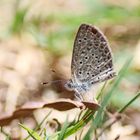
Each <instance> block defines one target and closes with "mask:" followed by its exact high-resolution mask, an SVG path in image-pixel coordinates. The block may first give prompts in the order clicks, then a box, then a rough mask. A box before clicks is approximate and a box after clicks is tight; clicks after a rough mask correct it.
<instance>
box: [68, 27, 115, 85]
mask: <svg viewBox="0 0 140 140" xmlns="http://www.w3.org/2000/svg"><path fill="white" fill-rule="evenodd" d="M71 70H72V80H73V81H74V82H75V83H78V82H80V83H85V82H87V83H89V85H93V84H94V83H98V82H102V81H105V80H108V79H110V78H112V77H113V76H115V72H114V70H113V61H112V54H111V50H110V47H109V44H108V41H107V39H106V37H105V36H104V35H103V33H102V32H101V31H100V30H99V29H98V28H96V27H94V26H90V25H87V24H82V25H81V26H80V27H79V30H78V32H77V35H76V38H75V42H74V48H73V56H72V63H71Z"/></svg>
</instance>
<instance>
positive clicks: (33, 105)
mask: <svg viewBox="0 0 140 140" xmlns="http://www.w3.org/2000/svg"><path fill="white" fill-rule="evenodd" d="M44 107H48V108H53V109H56V110H59V111H66V110H70V109H74V108H80V109H85V108H89V109H92V110H97V108H98V107H99V104H97V103H95V102H86V101H83V102H79V101H73V100H70V99H61V100H58V101H55V102H50V103H48V102H27V103H26V104H24V105H23V106H22V107H21V108H19V109H17V110H16V111H14V112H13V113H12V114H3V115H1V116H0V126H4V125H7V124H9V123H10V122H11V121H12V120H14V119H17V118H23V117H27V116H33V114H32V113H33V111H34V110H36V109H41V108H44Z"/></svg>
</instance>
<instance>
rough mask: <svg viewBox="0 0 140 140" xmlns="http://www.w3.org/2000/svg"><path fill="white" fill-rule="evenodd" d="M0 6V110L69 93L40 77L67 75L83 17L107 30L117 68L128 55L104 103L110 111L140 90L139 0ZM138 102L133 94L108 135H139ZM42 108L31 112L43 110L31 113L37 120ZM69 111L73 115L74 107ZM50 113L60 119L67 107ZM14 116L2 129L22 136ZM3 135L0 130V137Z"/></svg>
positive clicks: (23, 0) (25, 1)
mask: <svg viewBox="0 0 140 140" xmlns="http://www.w3.org/2000/svg"><path fill="white" fill-rule="evenodd" d="M0 9H1V10H0V11H1V12H0V116H1V114H3V113H11V112H13V111H15V110H16V109H17V108H18V107H20V106H22V105H23V104H24V103H26V102H28V101H50V100H56V99H58V98H71V99H73V94H72V93H69V92H67V91H65V90H64V89H63V86H62V85H61V84H60V83H59V82H58V83H57V84H58V85H57V84H49V85H45V86H44V85H42V83H43V82H50V81H54V80H58V79H69V78H70V76H71V70H70V68H71V66H70V65H71V56H72V49H73V42H74V38H75V35H76V32H77V30H78V28H79V26H80V25H81V24H82V23H87V24H92V25H95V26H97V27H99V28H100V29H101V30H102V31H103V33H104V34H105V35H106V36H107V38H108V40H109V43H110V46H111V49H112V52H113V56H114V65H115V69H116V71H117V72H119V70H120V69H121V67H122V66H123V65H124V63H125V62H126V61H127V60H128V59H129V58H130V57H133V60H132V62H131V65H130V67H129V69H128V70H127V72H126V74H125V77H124V78H123V80H122V81H121V83H120V85H119V87H118V88H117V89H116V90H115V93H114V95H113V97H112V98H111V102H110V105H111V107H110V108H109V109H110V110H111V111H112V112H115V110H116V109H118V108H120V107H122V106H123V105H125V104H126V103H127V102H128V101H129V100H130V99H131V98H132V97H133V96H134V95H135V94H136V93H137V92H138V91H139V90H140V1H139V0H123V1H122V0H117V1H114V0H70V1H66V0H55V1H52V0H40V1H37V0H36V1H35V0H30V1H29V0H1V1H0ZM101 85H102V84H101ZM96 92H98V90H97V91H96ZM139 108H140V100H139V99H138V100H137V101H136V102H135V103H133V105H132V106H131V108H129V109H128V111H126V116H127V117H129V119H128V120H127V121H123V122H122V123H118V124H117V125H116V126H115V127H114V128H112V130H110V132H108V140H113V138H112V137H113V136H114V135H115V134H114V133H117V132H118V131H119V133H120V132H126V133H124V134H121V135H122V139H123V140H125V139H126V140H129V139H131V140H140V125H139V124H140V117H139V115H140V109H139ZM42 110H43V109H42ZM42 110H39V113H37V112H36V114H41V113H42V115H36V121H40V120H41V119H42V118H43V116H45V114H46V112H47V111H48V110H47V111H46V110H45V111H44V110H43V111H44V112H45V113H43V111H42ZM40 112H41V113H40ZM73 112H74V113H73V116H72V118H73V117H75V116H74V115H76V113H77V110H74V111H73ZM53 113H54V114H55V115H57V116H56V117H57V119H58V120H59V122H60V123H63V122H64V120H65V119H62V117H63V118H64V117H66V114H68V113H71V111H69V112H67V113H62V112H61V113H60V112H57V111H53ZM54 114H53V115H52V116H51V117H52V118H53V116H54ZM51 117H50V118H51ZM52 118H51V119H52ZM17 122H18V120H14V121H12V122H11V123H10V124H9V125H8V126H5V127H4V129H5V131H6V132H7V133H9V134H10V135H11V137H12V138H16V139H22V138H24V137H25V136H26V135H27V134H22V132H21V130H20V128H19V127H18V126H17V125H18V123H17ZM24 123H26V124H27V125H29V126H30V127H31V128H33V127H34V121H33V119H32V118H28V117H26V119H24ZM124 124H125V127H124ZM116 128H118V129H117V130H116ZM17 130H18V131H17ZM122 130H123V131H122ZM116 131H117V132H116ZM17 132H20V133H17ZM112 133H113V134H112ZM19 134H20V135H19ZM112 135H113V136H112ZM5 137H6V136H5V135H4V134H3V133H0V139H1V138H2V139H4V138H5ZM71 139H72V138H71Z"/></svg>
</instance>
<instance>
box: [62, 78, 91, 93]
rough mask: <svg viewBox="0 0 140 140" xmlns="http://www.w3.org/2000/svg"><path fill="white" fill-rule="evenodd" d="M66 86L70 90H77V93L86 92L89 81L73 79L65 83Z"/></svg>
mask: <svg viewBox="0 0 140 140" xmlns="http://www.w3.org/2000/svg"><path fill="white" fill-rule="evenodd" d="M65 88H66V89H67V90H69V91H75V92H76V93H80V94H82V93H86V92H87V90H88V89H89V88H88V84H87V83H75V82H73V81H72V80H71V79H70V80H68V81H67V82H66V83H65Z"/></svg>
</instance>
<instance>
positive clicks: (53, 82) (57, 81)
mask: <svg viewBox="0 0 140 140" xmlns="http://www.w3.org/2000/svg"><path fill="white" fill-rule="evenodd" d="M63 81H65V80H54V81H50V82H43V83H42V85H49V84H56V83H59V82H63Z"/></svg>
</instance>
